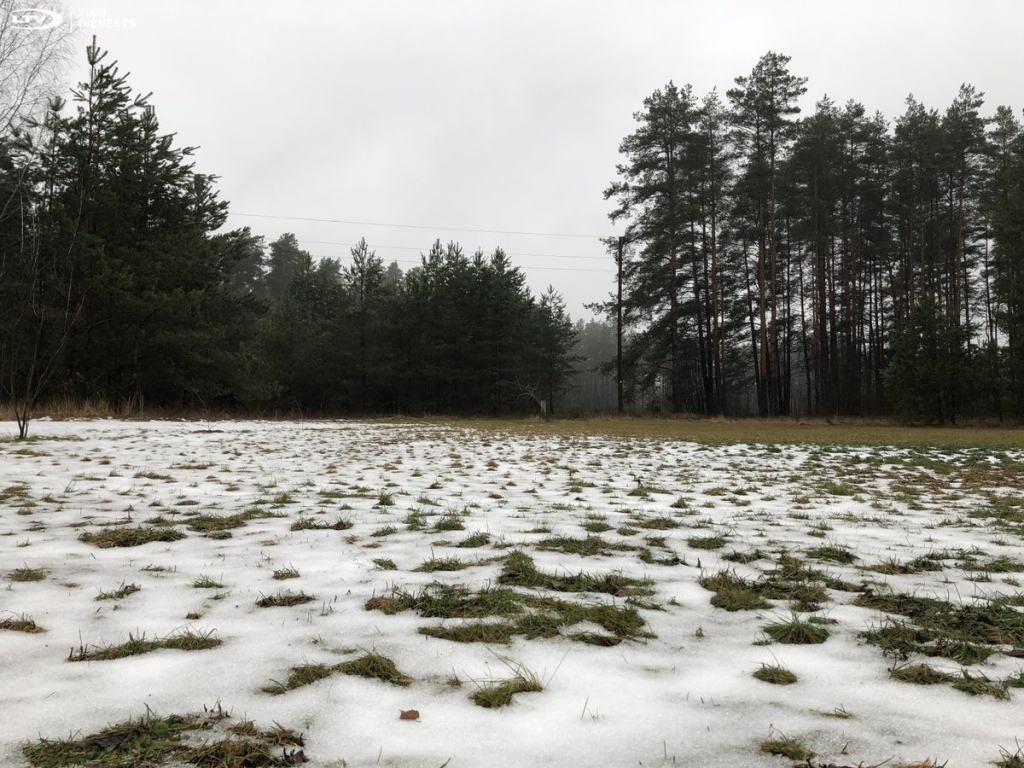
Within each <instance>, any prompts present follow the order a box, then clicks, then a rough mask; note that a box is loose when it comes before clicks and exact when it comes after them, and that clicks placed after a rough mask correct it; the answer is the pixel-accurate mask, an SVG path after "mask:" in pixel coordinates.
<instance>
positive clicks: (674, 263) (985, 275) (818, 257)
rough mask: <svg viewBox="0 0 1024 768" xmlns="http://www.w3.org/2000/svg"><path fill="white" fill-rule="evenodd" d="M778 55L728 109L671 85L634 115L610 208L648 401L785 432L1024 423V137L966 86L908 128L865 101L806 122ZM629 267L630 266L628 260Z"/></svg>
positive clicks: (910, 116)
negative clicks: (880, 418) (808, 421)
mask: <svg viewBox="0 0 1024 768" xmlns="http://www.w3.org/2000/svg"><path fill="white" fill-rule="evenodd" d="M806 83H807V80H806V78H802V77H798V76H796V75H793V74H792V73H791V72H790V71H789V58H788V57H786V56H783V55H780V54H776V53H768V54H766V55H765V56H763V57H762V58H761V59H760V60H759V61H758V62H757V64H756V66H755V67H754V68H753V70H752V71H751V73H750V74H749V75H746V76H743V77H738V78H736V80H735V85H734V87H733V88H730V89H729V90H728V91H726V93H725V97H724V99H723V98H722V96H721V95H720V94H718V93H717V92H716V91H712V92H711V93H709V94H707V95H706V96H704V97H703V98H698V97H696V96H695V95H694V94H693V91H692V88H691V87H690V86H684V87H679V86H676V85H675V84H674V83H672V82H670V83H669V84H668V85H667V86H665V87H664V88H661V89H658V90H656V91H655V92H654V93H653V94H652V95H651V96H649V97H648V98H647V99H646V100H645V101H644V103H643V109H641V110H640V111H639V112H637V113H636V114H635V116H634V117H635V119H636V122H637V123H638V125H637V128H636V130H635V131H634V132H633V133H632V134H630V135H629V136H627V137H626V138H625V139H624V140H623V142H622V144H621V147H620V152H621V154H622V156H623V158H624V161H623V162H622V164H620V165H619V166H618V168H617V174H616V179H615V181H614V182H613V183H612V184H611V185H610V186H609V187H608V189H607V190H606V192H605V198H606V199H607V200H611V201H612V202H613V203H614V205H615V207H614V209H613V211H612V213H611V218H612V220H613V221H616V222H621V223H624V224H625V232H626V234H625V236H624V238H623V239H622V242H621V244H620V243H619V242H618V241H609V243H608V244H609V246H610V249H611V250H612V251H613V252H617V250H618V248H619V247H620V245H621V246H622V250H623V254H624V255H623V256H622V258H621V265H620V275H621V278H620V279H621V287H622V300H621V302H620V301H619V300H618V298H617V296H613V297H611V299H609V300H608V301H605V302H603V303H600V304H597V305H595V308H596V309H598V310H599V311H601V312H603V313H604V314H605V315H606V316H608V317H609V318H615V317H616V315H617V314H618V312H619V311H620V310H621V312H622V317H623V320H622V322H623V325H624V327H625V329H626V334H627V336H628V343H627V344H626V347H625V350H624V360H623V378H624V381H625V383H626V386H627V391H628V393H629V396H631V397H633V398H640V399H642V400H644V401H645V402H647V403H649V404H650V406H651V407H653V408H664V409H666V410H670V411H673V412H683V411H685V412H693V413H702V414H745V413H754V414H757V415H760V416H762V417H765V416H785V415H791V414H796V413H802V414H812V415H813V414H816V415H825V416H827V415H835V414H845V415H876V414H888V413H893V412H894V413H895V414H896V415H897V416H899V417H901V418H905V419H908V420H913V421H934V422H943V421H946V420H955V419H956V417H957V416H959V415H965V414H966V415H971V416H997V417H999V418H1004V417H1015V418H1020V417H1021V416H1022V415H1024V306H1022V301H1024V135H1022V133H1021V126H1020V122H1019V121H1018V120H1017V119H1016V117H1014V114H1013V111H1012V110H1011V109H1010V108H1009V107H1005V106H1000V107H998V108H996V110H995V112H994V114H989V115H986V114H984V113H983V112H982V109H983V105H984V102H983V95H984V94H982V93H979V92H978V91H976V90H975V89H974V88H973V87H972V86H970V85H966V84H965V85H963V86H961V88H960V90H959V93H958V94H957V96H956V98H955V99H954V101H953V103H952V104H951V105H949V107H948V108H947V109H946V110H945V111H944V112H942V113H940V112H939V111H937V110H935V109H928V108H926V107H925V106H924V105H922V104H921V103H919V102H918V101H917V100H915V99H914V98H913V97H912V96H911V97H909V98H908V99H907V101H906V109H905V112H904V113H903V114H902V115H901V116H899V117H898V118H897V119H896V121H895V124H894V125H891V124H890V123H889V122H888V121H887V120H886V119H885V118H884V117H883V116H882V115H881V114H880V113H875V114H873V115H871V114H868V113H867V111H866V109H865V108H864V106H863V105H862V104H860V103H857V102H854V101H848V102H847V103H845V104H843V105H838V104H836V103H835V102H833V101H832V100H831V99H830V98H828V97H825V98H823V99H821V100H820V101H819V102H818V103H817V105H816V107H815V110H814V112H813V114H811V115H809V116H807V117H804V118H802V119H800V118H798V115H799V113H800V109H799V106H798V102H799V99H800V97H801V96H803V94H804V93H805V92H806V90H807V87H806ZM616 258H618V257H617V255H616Z"/></svg>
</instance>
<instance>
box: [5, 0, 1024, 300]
mask: <svg viewBox="0 0 1024 768" xmlns="http://www.w3.org/2000/svg"><path fill="white" fill-rule="evenodd" d="M25 5H31V2H28V1H26V3H25ZM66 9H67V16H68V17H69V18H70V19H71V21H72V22H74V23H75V24H76V25H77V26H79V29H78V30H77V35H78V49H79V52H78V53H77V54H76V62H82V61H84V45H85V44H86V43H87V42H89V40H90V37H91V35H92V34H96V35H97V39H98V42H99V43H100V45H101V47H104V48H107V49H108V50H109V51H110V57H111V58H116V59H117V60H118V61H119V62H120V64H121V68H122V71H129V72H131V77H130V79H129V82H130V83H131V85H132V86H133V88H134V90H135V91H136V92H141V93H146V92H149V91H152V92H153V97H152V103H153V104H154V105H155V106H156V109H157V116H158V117H159V119H160V122H161V126H162V128H163V130H164V131H167V132H175V133H177V134H178V140H179V143H180V144H187V145H195V146H199V147H200V149H199V151H198V152H197V153H196V167H197V169H198V170H199V171H200V172H203V173H213V174H216V175H218V176H220V181H219V183H218V189H219V190H220V194H221V197H222V199H225V200H228V201H229V202H230V204H231V211H232V216H231V218H230V219H229V226H230V227H231V228H235V227H240V226H245V225H248V226H250V227H251V228H252V230H253V231H254V232H255V233H257V234H262V235H265V236H266V237H267V240H268V242H269V241H270V240H273V239H275V238H276V237H277V236H279V235H280V234H281V233H283V232H294V233H295V234H296V235H297V237H298V239H299V241H300V243H301V244H302V246H303V247H304V248H305V249H307V250H308V251H310V252H311V253H313V254H316V255H322V256H335V257H339V256H340V257H343V261H345V262H347V260H348V259H347V257H348V246H347V245H338V244H330V243H354V242H356V241H357V240H358V239H359V237H361V236H365V237H366V239H367V241H368V242H369V243H370V244H371V246H373V247H374V248H375V249H376V251H377V253H378V255H379V256H381V257H382V258H383V259H384V261H385V263H390V261H392V260H393V259H395V260H398V262H399V265H400V266H401V267H402V268H403V269H408V268H410V267H412V266H414V265H415V264H416V263H418V261H419V252H420V251H421V250H426V249H427V248H428V247H429V246H430V244H431V243H432V242H433V241H434V239H435V238H440V239H441V240H442V242H447V241H448V240H451V239H455V240H458V241H459V242H461V243H462V244H463V246H464V247H465V249H466V251H467V252H469V253H472V251H474V250H475V249H476V248H478V247H480V248H483V249H484V250H485V251H487V252H490V251H491V250H493V249H494V247H496V246H501V247H503V248H504V249H505V250H506V251H508V252H510V253H511V254H515V255H513V257H512V261H513V263H515V264H516V265H518V266H520V267H522V269H523V271H524V272H525V273H526V275H527V279H528V281H529V284H530V286H531V288H532V289H533V291H534V293H535V294H536V293H539V292H540V291H542V290H543V289H544V288H545V287H546V286H547V285H549V284H551V285H553V286H554V287H555V289H556V290H557V291H559V292H561V293H562V294H563V295H564V296H565V298H566V301H567V303H568V307H569V311H570V313H571V314H572V315H573V317H574V318H576V317H581V316H584V317H586V316H589V313H587V312H586V311H585V310H584V309H583V304H584V303H585V302H590V301H596V300H601V299H603V298H604V297H605V296H606V295H607V294H608V293H609V292H611V291H612V290H613V288H614V264H613V261H612V260H611V258H610V257H607V256H605V255H604V249H603V247H602V245H601V244H600V243H599V242H598V241H597V239H596V236H598V235H605V234H608V235H610V234H618V231H617V229H616V227H613V226H612V225H611V223H610V222H609V221H608V218H607V214H608V211H609V210H610V208H611V206H610V205H609V204H608V203H606V202H605V201H604V199H603V196H602V192H603V190H604V189H605V188H606V187H607V186H608V184H609V183H610V182H611V181H612V180H613V179H614V178H615V165H616V163H617V162H619V161H620V158H619V155H618V146H619V142H620V141H621V140H622V138H623V137H624V136H626V135H627V134H628V133H630V132H632V130H633V129H634V126H635V123H634V121H633V118H632V115H633V113H634V112H636V111H637V110H639V109H640V108H641V106H642V102H643V99H644V98H645V97H646V96H648V95H649V94H650V93H651V92H652V91H653V90H654V89H656V88H660V87H661V86H663V85H664V84H665V83H667V82H668V81H669V80H674V81H675V82H676V83H677V84H684V83H690V84H692V85H693V88H694V92H695V94H696V95H697V96H698V97H700V96H702V95H703V94H704V93H706V92H707V91H709V90H711V89H712V88H714V87H717V88H718V90H719V91H720V92H722V93H723V95H724V91H725V90H727V89H728V88H729V87H731V86H732V84H733V80H734V78H736V77H737V76H741V75H746V74H749V72H750V70H751V69H752V68H753V66H754V65H755V64H756V62H757V60H758V59H759V58H760V57H761V56H762V55H763V54H764V53H766V52H768V51H769V50H772V51H776V52H779V53H783V54H786V55H788V56H790V57H792V61H791V62H790V71H791V72H792V73H793V74H794V75H798V76H803V77H808V78H809V82H808V89H809V90H808V93H807V96H806V98H805V102H804V105H803V106H804V114H807V113H808V112H809V111H811V110H812V109H813V105H814V103H815V102H816V101H817V100H818V99H820V98H821V97H822V96H823V95H824V94H826V93H827V94H828V95H829V96H831V97H832V99H833V100H834V101H836V102H838V103H840V104H842V103H844V102H846V101H847V100H848V99H854V100H856V101H860V102H862V103H863V104H864V105H865V107H866V108H867V109H868V111H869V113H872V112H874V111H875V110H880V111H881V112H883V113H884V114H885V116H886V117H887V118H888V119H889V120H890V121H892V120H894V119H895V117H896V116H898V115H899V114H901V113H902V111H903V102H904V100H905V98H906V97H907V95H908V94H910V93H913V94H914V95H915V97H916V98H917V99H918V100H919V101H921V102H923V103H924V104H925V106H927V107H929V108H937V109H939V110H940V111H944V110H945V108H946V107H947V106H948V104H949V103H950V102H951V101H952V99H953V98H954V97H955V95H956V93H957V90H958V89H959V86H960V84H961V83H962V82H968V83H971V84H972V85H974V86H975V87H976V88H977V89H978V90H980V91H984V92H985V93H986V97H985V98H986V105H985V111H986V112H988V113H992V112H994V111H995V107H996V106H997V105H1000V104H1008V105H1010V106H1012V107H1013V108H1014V110H1015V111H1016V112H1017V113H1018V115H1019V114H1020V112H1019V110H1020V109H1021V107H1024V93H1022V91H1024V84H1022V81H1021V78H1020V74H1021V72H1022V71H1024V66H1022V55H1021V48H1020V34H1021V30H1022V27H1024V3H1022V2H1020V0H973V1H972V2H967V1H966V0H884V1H880V0H859V2H856V3H853V2H834V1H833V0H816V1H815V0H770V1H769V0H719V1H716V2H712V0H675V1H670V0H639V1H637V0H633V1H632V2H626V1H625V0H619V1H618V2H608V1H606V0H514V1H511V0H510V1H506V0H466V1H460V0H359V1H356V0H331V1H327V0H305V1H302V2H299V1H293V2H281V1H280V0H278V1H276V2H268V1H266V0H245V2H242V1H241V0H238V1H234V2H229V1H228V0H135V1H134V2H132V1H130V0H106V1H104V0H90V2H87V3H84V2H83V3H75V4H74V5H73V6H72V5H71V4H70V3H68V4H67V5H66ZM83 74H84V67H81V66H76V69H75V70H73V72H72V73H71V74H70V76H69V77H70V78H72V79H74V80H75V81H77V80H79V79H81V78H82V76H83ZM241 214H263V215H267V216H289V217H292V216H294V217H305V218H312V219H334V220H346V221H357V222H380V223H384V224H403V225H421V226H425V227H438V228H441V229H438V230H431V229H413V228H408V227H380V226H368V225H349V224H330V223H324V222H313V221H290V220H285V219H280V220H278V219H269V218H253V217H249V216H242V215H241ZM460 228H461V229H460ZM466 228H468V229H481V230H504V231H521V232H535V233H564V234H575V235H587V236H588V237H542V236H536V235H523V234H497V233H483V232H469V231H465V229H466ZM399 246H401V247H402V248H399ZM519 254H544V255H543V256H527V255H519ZM555 256H560V257H581V258H555Z"/></svg>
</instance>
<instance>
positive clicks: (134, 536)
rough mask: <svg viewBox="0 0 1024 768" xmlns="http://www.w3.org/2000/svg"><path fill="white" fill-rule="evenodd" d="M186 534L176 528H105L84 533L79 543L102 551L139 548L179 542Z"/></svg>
mask: <svg viewBox="0 0 1024 768" xmlns="http://www.w3.org/2000/svg"><path fill="white" fill-rule="evenodd" d="M184 538H185V534H184V533H182V532H181V531H179V530H177V529H176V528H170V527H167V526H154V527H152V528H138V527H136V528H114V527H110V528H104V529H103V530H102V531H98V532H96V533H89V532H86V533H83V534H82V535H80V536H79V537H78V539H79V541H84V542H85V543H86V544H92V545H93V546H96V547H99V548H100V549H107V548H109V547H137V546H140V545H142V544H149V543H150V542H153V541H178V540H179V539H184Z"/></svg>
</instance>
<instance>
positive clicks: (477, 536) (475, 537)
mask: <svg viewBox="0 0 1024 768" xmlns="http://www.w3.org/2000/svg"><path fill="white" fill-rule="evenodd" d="M490 543H491V534H489V533H487V532H485V531H479V532H477V533H471V534H470V535H469V536H467V537H466V538H465V539H463V540H462V541H460V542H459V543H458V544H456V545H455V546H457V547H461V548H463V549H467V548H472V547H486V546H487V545H488V544H490Z"/></svg>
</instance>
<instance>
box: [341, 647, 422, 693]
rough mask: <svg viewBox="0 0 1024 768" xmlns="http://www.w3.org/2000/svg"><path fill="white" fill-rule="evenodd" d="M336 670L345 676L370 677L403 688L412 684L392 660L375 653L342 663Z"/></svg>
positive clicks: (410, 679)
mask: <svg viewBox="0 0 1024 768" xmlns="http://www.w3.org/2000/svg"><path fill="white" fill-rule="evenodd" d="M335 669H337V670H338V671H339V672H341V673H342V674H343V675H356V676H358V677H369V678H373V679H375V680H381V681H382V682H385V683H390V684H391V685H397V686H400V687H402V688H407V687H408V686H409V685H411V684H412V678H411V677H409V676H408V675H406V674H404V673H402V672H400V671H399V670H398V667H396V666H395V663H394V662H393V661H391V659H389V658H388V657H386V656H382V655H381V654H379V653H376V652H375V651H371V652H370V653H365V654H363V655H362V656H360V657H359V658H358V659H352V660H351V661H345V662H342V663H341V664H338V665H337V667H335Z"/></svg>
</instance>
